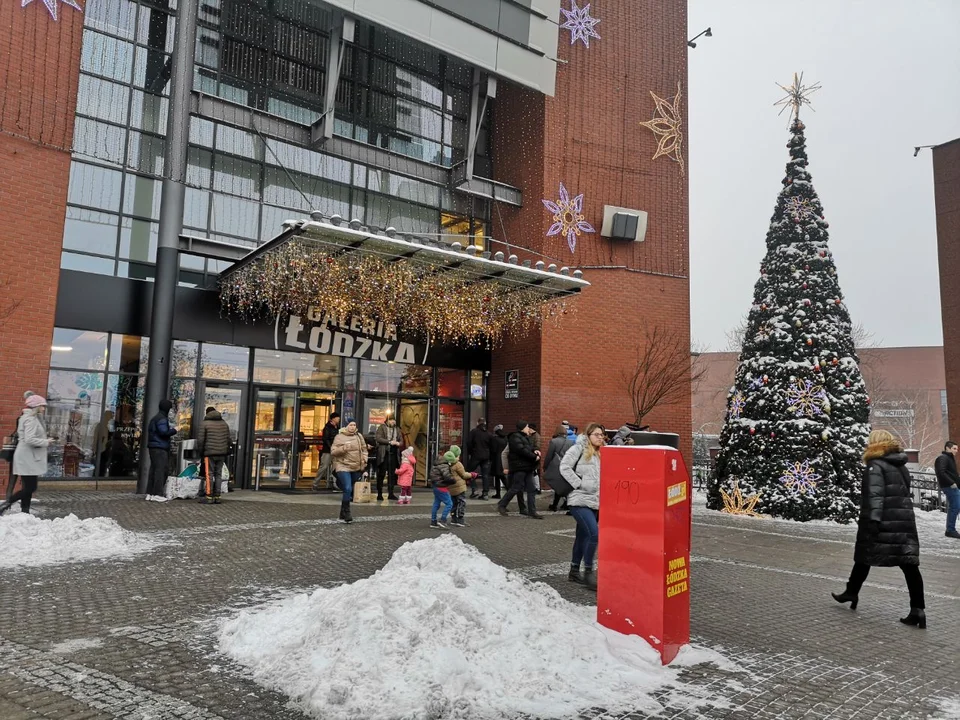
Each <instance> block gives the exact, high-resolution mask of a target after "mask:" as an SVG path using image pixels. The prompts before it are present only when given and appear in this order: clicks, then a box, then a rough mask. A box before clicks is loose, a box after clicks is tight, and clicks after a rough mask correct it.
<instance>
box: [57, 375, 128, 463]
mask: <svg viewBox="0 0 960 720" xmlns="http://www.w3.org/2000/svg"><path fill="white" fill-rule="evenodd" d="M104 383H105V376H104V374H103V373H100V372H85V371H82V370H51V371H50V375H49V379H48V381H47V413H46V426H47V433H48V434H49V435H50V436H51V437H56V438H57V440H56V442H55V443H53V444H52V445H51V446H50V450H49V454H48V468H47V476H48V477H93V476H94V473H95V471H96V463H97V451H98V450H100V449H101V447H102V448H103V449H105V448H106V445H102V446H98V445H97V442H98V440H97V438H98V437H99V438H101V439H102V437H103V435H104V434H105V433H106V432H108V431H107V426H108V425H109V424H110V422H111V421H112V418H109V417H105V415H104V414H101V406H102V404H103V391H104Z"/></svg>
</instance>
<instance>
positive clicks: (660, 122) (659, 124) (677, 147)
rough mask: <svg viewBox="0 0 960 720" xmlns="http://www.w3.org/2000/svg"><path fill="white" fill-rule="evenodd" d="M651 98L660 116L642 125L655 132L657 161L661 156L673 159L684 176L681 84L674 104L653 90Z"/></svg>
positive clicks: (678, 86) (654, 155) (678, 85)
mask: <svg viewBox="0 0 960 720" xmlns="http://www.w3.org/2000/svg"><path fill="white" fill-rule="evenodd" d="M650 96H651V97H652V98H653V102H654V103H655V104H656V106H657V113H658V116H655V117H654V118H653V119H652V120H647V121H646V122H642V123H640V124H641V125H643V127H645V128H648V129H649V130H651V131H653V134H654V135H656V136H657V137H658V138H659V140H658V142H657V151H656V152H655V153H654V154H653V159H654V160H656V159H657V158H658V157H660V156H661V155H666V156H667V157H671V158H673V159H674V160H675V161H676V162H677V163H679V165H680V174H681V175H683V130H682V128H681V126H682V124H683V122H682V120H681V118H680V83H679V82H678V83H677V94H676V95H675V96H674V98H673V102H668V101H666V100H664V99H663V98H662V97H659V96H658V95H657V94H656V93H655V92H653V90H651V91H650Z"/></svg>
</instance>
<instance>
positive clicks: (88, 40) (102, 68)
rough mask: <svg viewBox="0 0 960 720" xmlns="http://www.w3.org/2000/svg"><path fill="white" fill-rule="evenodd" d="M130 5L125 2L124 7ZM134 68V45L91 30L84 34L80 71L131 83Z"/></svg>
mask: <svg viewBox="0 0 960 720" xmlns="http://www.w3.org/2000/svg"><path fill="white" fill-rule="evenodd" d="M94 4H97V3H94ZM130 4H131V3H129V2H124V5H130ZM88 18H89V15H88ZM132 67H133V45H132V44H131V43H128V42H124V41H123V40H118V39H117V38H112V37H107V36H106V35H101V34H100V33H96V32H90V31H89V30H88V31H86V32H84V33H83V46H82V49H81V55H80V69H81V70H82V71H84V72H88V73H93V74H94V75H103V76H104V77H108V78H113V79H114V80H120V81H125V82H130V70H131V68H132Z"/></svg>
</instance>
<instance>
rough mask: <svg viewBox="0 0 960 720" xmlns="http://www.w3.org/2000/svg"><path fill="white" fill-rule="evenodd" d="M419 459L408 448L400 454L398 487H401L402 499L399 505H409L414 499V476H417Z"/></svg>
mask: <svg viewBox="0 0 960 720" xmlns="http://www.w3.org/2000/svg"><path fill="white" fill-rule="evenodd" d="M416 464H417V459H416V458H415V457H414V456H413V448H412V447H408V448H407V449H406V450H404V451H403V452H402V453H400V467H399V468H398V469H397V485H399V486H400V498H399V499H398V500H397V505H409V504H410V500H411V499H412V498H413V476H414V475H415V474H416Z"/></svg>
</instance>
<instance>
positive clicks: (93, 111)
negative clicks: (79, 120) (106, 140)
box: [77, 75, 130, 125]
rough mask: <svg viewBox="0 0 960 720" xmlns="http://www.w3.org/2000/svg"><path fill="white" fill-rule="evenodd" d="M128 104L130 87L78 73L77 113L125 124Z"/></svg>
mask: <svg viewBox="0 0 960 720" xmlns="http://www.w3.org/2000/svg"><path fill="white" fill-rule="evenodd" d="M129 105H130V88H128V87H126V86H125V85H118V84H117V83H112V82H110V81H109V80H101V79H100V78H95V77H91V76H90V75H80V80H79V89H78V90H77V114H78V115H89V116H90V117H95V118H100V119H101V120H108V121H110V122H112V123H116V124H117V125H125V124H126V122H127V110H128V109H129Z"/></svg>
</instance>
